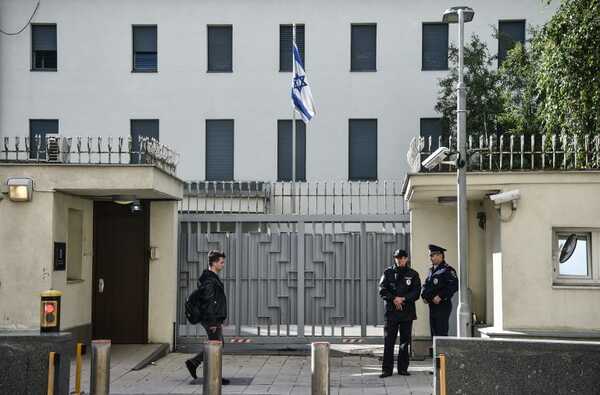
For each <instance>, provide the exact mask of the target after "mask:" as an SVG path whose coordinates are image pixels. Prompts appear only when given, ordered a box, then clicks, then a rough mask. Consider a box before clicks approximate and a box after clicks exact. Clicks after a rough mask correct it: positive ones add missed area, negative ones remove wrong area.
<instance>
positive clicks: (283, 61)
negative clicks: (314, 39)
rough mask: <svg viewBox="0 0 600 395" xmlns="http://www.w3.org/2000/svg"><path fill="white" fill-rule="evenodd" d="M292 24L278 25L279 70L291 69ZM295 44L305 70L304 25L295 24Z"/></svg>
mask: <svg viewBox="0 0 600 395" xmlns="http://www.w3.org/2000/svg"><path fill="white" fill-rule="evenodd" d="M292 36H293V34H292V25H280V26H279V71H292V39H293V37H292ZM296 45H297V46H298V50H299V51H300V56H302V61H303V63H304V69H305V70H306V57H305V51H304V25H296Z"/></svg>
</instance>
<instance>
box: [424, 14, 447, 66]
mask: <svg viewBox="0 0 600 395" xmlns="http://www.w3.org/2000/svg"><path fill="white" fill-rule="evenodd" d="M422 69H423V70H448V24H447V23H424V24H423V36H422Z"/></svg>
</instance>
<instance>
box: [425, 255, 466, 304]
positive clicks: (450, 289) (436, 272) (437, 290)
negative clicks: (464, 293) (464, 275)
mask: <svg viewBox="0 0 600 395" xmlns="http://www.w3.org/2000/svg"><path fill="white" fill-rule="evenodd" d="M456 291H458V278H457V276H456V270H454V268H453V267H452V266H450V265H448V264H447V263H446V262H445V261H444V262H442V263H440V264H439V265H438V266H437V267H436V268H435V269H434V267H433V266H432V267H431V269H429V275H428V276H427V279H426V280H425V284H423V292H422V293H421V297H422V298H423V300H425V301H426V302H427V303H429V308H430V309H431V311H432V312H434V310H448V309H450V310H451V309H452V295H454V293H456ZM436 295H437V296H439V297H440V298H441V299H442V301H441V302H440V303H439V304H437V305H436V304H434V303H432V300H433V298H434V297H435V296H436Z"/></svg>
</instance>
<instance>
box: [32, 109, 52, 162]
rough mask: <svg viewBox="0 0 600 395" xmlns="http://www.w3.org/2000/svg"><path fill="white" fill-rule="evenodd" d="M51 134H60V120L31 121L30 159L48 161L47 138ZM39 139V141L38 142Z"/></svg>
mask: <svg viewBox="0 0 600 395" xmlns="http://www.w3.org/2000/svg"><path fill="white" fill-rule="evenodd" d="M51 134H58V119H30V120H29V147H30V148H29V157H30V158H31V159H38V158H39V159H46V137H47V136H48V135H51ZM38 137H39V140H37V138H38ZM38 142H39V145H38Z"/></svg>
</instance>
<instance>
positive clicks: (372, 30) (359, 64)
mask: <svg viewBox="0 0 600 395" xmlns="http://www.w3.org/2000/svg"><path fill="white" fill-rule="evenodd" d="M376 59H377V26H376V25H352V34H351V55H350V62H351V65H350V68H351V70H352V71H375V70H376Z"/></svg>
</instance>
